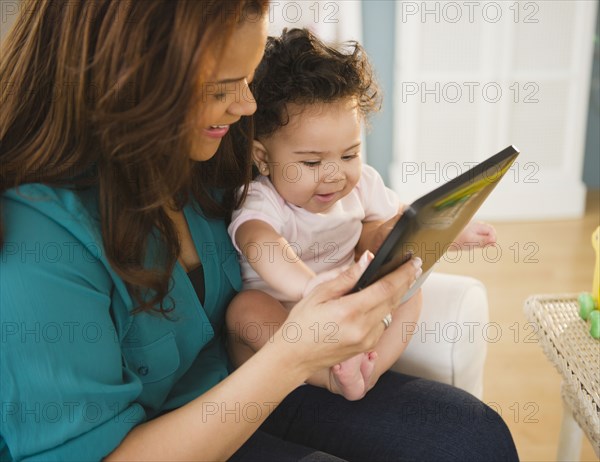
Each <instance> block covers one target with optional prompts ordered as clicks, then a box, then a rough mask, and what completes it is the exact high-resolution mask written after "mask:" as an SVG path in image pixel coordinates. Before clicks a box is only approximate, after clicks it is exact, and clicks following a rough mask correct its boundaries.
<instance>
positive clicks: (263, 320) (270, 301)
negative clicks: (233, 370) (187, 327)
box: [225, 290, 288, 367]
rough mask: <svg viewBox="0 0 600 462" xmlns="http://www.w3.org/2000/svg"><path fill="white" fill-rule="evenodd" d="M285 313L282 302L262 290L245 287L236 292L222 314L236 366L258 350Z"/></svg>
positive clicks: (282, 319)
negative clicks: (224, 313)
mask: <svg viewBox="0 0 600 462" xmlns="http://www.w3.org/2000/svg"><path fill="white" fill-rule="evenodd" d="M287 316H288V311H287V310H286V309H285V308H284V307H283V305H282V304H281V303H280V302H279V301H277V300H276V299H274V298H273V297H271V296H270V295H268V294H266V293H264V292H261V291H259V290H245V291H243V292H240V293H239V294H237V295H236V296H235V298H234V299H233V300H232V301H231V303H230V304H229V307H228V308H227V313H226V315H225V321H226V323H227V338H228V342H227V343H228V349H229V355H230V357H231V361H232V363H233V365H234V366H235V367H239V366H240V365H242V364H243V363H244V362H246V361H247V360H248V359H249V358H250V357H251V356H252V355H253V354H254V353H255V352H257V351H258V350H260V349H261V348H262V347H263V345H265V344H266V343H267V342H268V341H269V338H270V337H271V336H272V335H273V334H274V333H275V331H276V330H277V329H279V326H281V325H282V324H283V323H284V322H285V320H286V318H287Z"/></svg>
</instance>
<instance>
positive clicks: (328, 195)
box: [261, 100, 361, 213]
mask: <svg viewBox="0 0 600 462" xmlns="http://www.w3.org/2000/svg"><path fill="white" fill-rule="evenodd" d="M288 112H289V114H290V122H289V124H287V125H286V126H284V127H282V128H280V129H279V130H277V131H276V132H275V133H274V134H273V135H271V136H270V137H269V138H265V139H264V140H261V142H262V144H263V146H264V147H265V149H266V151H267V152H266V160H267V164H268V168H269V169H268V175H269V178H270V179H271V182H272V183H273V185H274V186H275V189H277V191H278V192H279V194H280V195H281V196H282V197H283V198H284V199H285V200H286V201H287V202H289V203H291V204H294V205H296V206H298V207H302V208H304V209H306V210H308V211H309V212H313V213H320V212H325V211H327V210H328V209H329V208H331V206H332V205H333V204H335V203H336V202H337V201H338V200H340V199H341V198H342V197H344V196H346V195H347V194H348V193H350V191H352V189H353V188H354V186H356V183H358V180H359V179H360V172H361V159H360V142H361V139H360V128H361V120H360V115H359V111H358V108H357V107H356V103H355V102H354V101H353V100H341V101H339V102H335V103H324V104H316V105H312V106H303V105H296V104H290V105H288ZM261 173H263V174H265V172H261Z"/></svg>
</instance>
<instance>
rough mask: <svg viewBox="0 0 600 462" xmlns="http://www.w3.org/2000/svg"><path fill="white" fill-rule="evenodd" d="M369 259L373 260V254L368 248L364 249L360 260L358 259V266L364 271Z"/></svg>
mask: <svg viewBox="0 0 600 462" xmlns="http://www.w3.org/2000/svg"><path fill="white" fill-rule="evenodd" d="M371 260H373V254H372V253H371V252H370V251H369V250H365V253H363V254H362V256H361V257H360V260H358V266H359V267H360V269H361V270H363V271H364V270H365V269H366V268H367V265H368V264H369V263H370V262H371Z"/></svg>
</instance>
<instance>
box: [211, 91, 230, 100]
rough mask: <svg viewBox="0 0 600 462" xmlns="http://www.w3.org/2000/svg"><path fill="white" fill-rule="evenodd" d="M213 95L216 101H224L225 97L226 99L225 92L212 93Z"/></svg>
mask: <svg viewBox="0 0 600 462" xmlns="http://www.w3.org/2000/svg"><path fill="white" fill-rule="evenodd" d="M213 96H214V97H215V99H216V100H218V101H225V99H227V95H226V94H225V93H216V94H215V95H213Z"/></svg>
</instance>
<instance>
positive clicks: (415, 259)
mask: <svg viewBox="0 0 600 462" xmlns="http://www.w3.org/2000/svg"><path fill="white" fill-rule="evenodd" d="M411 261H412V264H413V265H414V267H415V268H417V269H420V268H421V266H423V260H421V259H420V258H419V257H413V259H412V260H411Z"/></svg>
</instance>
